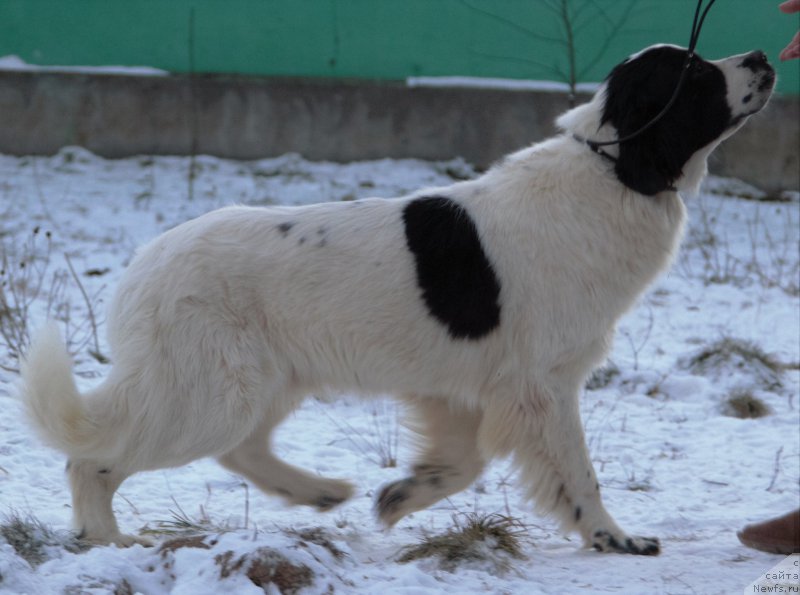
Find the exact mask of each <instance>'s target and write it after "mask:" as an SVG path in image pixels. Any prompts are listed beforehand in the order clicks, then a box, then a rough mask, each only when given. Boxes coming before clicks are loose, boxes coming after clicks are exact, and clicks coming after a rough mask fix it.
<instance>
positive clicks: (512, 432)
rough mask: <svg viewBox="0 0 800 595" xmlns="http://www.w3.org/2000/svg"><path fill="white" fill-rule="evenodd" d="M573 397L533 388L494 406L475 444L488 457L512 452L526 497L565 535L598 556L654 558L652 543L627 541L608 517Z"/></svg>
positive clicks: (656, 546) (571, 393)
mask: <svg viewBox="0 0 800 595" xmlns="http://www.w3.org/2000/svg"><path fill="white" fill-rule="evenodd" d="M577 395H578V392H577V390H574V391H569V392H567V391H563V392H562V391H561V390H559V389H558V388H556V389H555V390H554V389H552V388H550V389H548V388H541V387H539V388H536V389H534V390H533V391H532V392H531V396H529V397H527V398H524V399H506V400H500V401H499V402H497V403H494V404H493V405H492V406H491V407H488V408H487V409H486V411H485V413H484V420H483V423H482V424H481V428H480V433H479V444H480V445H481V448H482V449H483V450H484V451H487V456H488V455H489V454H494V455H500V456H502V455H506V454H511V453H513V455H514V461H515V463H516V465H517V466H518V467H519V470H520V475H521V477H520V479H521V481H522V483H523V485H524V487H525V488H526V489H527V495H528V497H529V498H530V499H531V500H533V501H534V502H535V504H536V509H537V511H538V512H540V513H542V514H551V515H553V516H555V517H557V518H558V519H559V520H560V521H561V524H562V527H563V528H564V529H565V530H571V529H576V530H577V531H579V532H580V534H581V536H582V537H583V539H584V543H585V544H586V546H587V547H592V548H594V549H596V550H599V551H602V552H618V553H628V554H641V555H655V554H658V553H659V543H658V540H657V539H655V538H649V537H631V536H628V535H627V534H626V533H625V532H624V531H623V530H622V529H620V528H619V526H618V525H617V524H616V523H615V522H614V519H612V518H611V515H609V514H608V512H607V511H606V509H605V507H604V506H603V502H602V500H601V498H600V486H599V485H598V482H597V476H596V475H595V471H594V468H593V466H592V463H591V460H590V458H589V451H588V449H587V447H586V441H585V438H584V433H583V428H582V426H581V422H580V415H579V412H578V396H577Z"/></svg>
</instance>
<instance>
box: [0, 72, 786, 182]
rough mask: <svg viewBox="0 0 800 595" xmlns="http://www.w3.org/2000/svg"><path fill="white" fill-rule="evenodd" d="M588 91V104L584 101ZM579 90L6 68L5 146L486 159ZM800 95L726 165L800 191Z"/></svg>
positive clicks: (1, 119)
mask: <svg viewBox="0 0 800 595" xmlns="http://www.w3.org/2000/svg"><path fill="white" fill-rule="evenodd" d="M583 99H585V97H583V98H579V101H582V100H583ZM567 108H568V100H567V97H566V95H565V94H562V93H556V92H541V91H536V92H534V91H510V90H499V89H453V88H425V87H414V88H409V87H407V86H405V85H402V84H399V83H381V84H378V83H365V82H363V81H359V82H358V83H355V82H353V83H348V82H346V81H341V80H337V81H326V80H322V79H297V80H292V79H263V78H244V77H230V76H197V77H189V76H183V75H177V76H167V77H137V76H118V75H97V74H66V73H55V72H0V152H2V153H10V154H17V155H23V154H51V153H54V152H55V151H57V150H58V149H59V148H60V147H63V146H65V145H81V146H83V147H86V148H87V149H89V150H91V151H93V152H95V153H97V154H99V155H102V156H105V157H111V158H114V157H124V156H128V155H135V154H191V153H198V154H210V155H217V156H222V157H230V158H235V159H255V158H260V157H268V156H275V155H279V154H282V153H286V152H297V153H300V154H302V155H303V156H305V157H307V158H309V159H314V160H332V161H351V160H356V159H377V158H382V157H419V158H423V159H448V158H451V157H455V156H462V157H464V158H465V159H467V160H468V161H470V162H472V163H475V164H477V165H479V166H488V165H489V164H490V163H491V162H492V161H494V160H495V159H497V158H498V157H500V156H501V155H503V154H504V153H507V152H509V151H513V150H515V149H517V148H520V147H522V146H525V145H527V144H530V143H532V142H534V141H537V140H540V139H542V138H544V137H546V136H549V135H551V134H552V133H553V132H554V128H553V120H554V119H555V117H556V116H557V115H558V114H559V113H561V112H562V111H564V110H565V109H567ZM799 127H800V109H799V105H798V98H797V97H794V98H787V97H778V98H776V99H775V100H774V101H772V102H771V103H770V105H769V106H768V108H767V109H766V110H765V111H764V112H762V113H761V114H759V115H757V116H756V117H754V118H752V119H751V121H750V122H748V124H747V125H746V126H745V128H744V129H743V130H742V131H740V132H739V133H738V134H737V135H736V136H734V137H733V138H732V139H731V140H729V141H727V142H726V143H725V144H724V145H723V146H722V147H721V148H720V149H719V150H718V151H717V152H716V153H715V155H714V157H713V158H712V162H711V168H712V172H714V173H718V174H721V175H728V176H735V177H738V178H741V179H743V180H745V181H748V182H750V183H753V184H755V185H757V186H759V187H761V188H764V189H766V190H768V191H777V190H780V189H795V190H796V189H798V188H800V180H798V177H799V176H800V173H798V172H800V156H798V152H799V149H798V138H800V129H799Z"/></svg>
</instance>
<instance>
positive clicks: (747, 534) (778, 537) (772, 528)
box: [737, 509, 800, 556]
mask: <svg viewBox="0 0 800 595" xmlns="http://www.w3.org/2000/svg"><path fill="white" fill-rule="evenodd" d="M737 535H738V536H739V541H741V542H742V543H743V544H745V545H746V546H747V547H751V548H753V549H756V550H761V551H762V552H769V553H770V554H783V555H785V556H788V555H789V554H794V553H795V552H800V509H798V510H795V511H794V512H790V513H789V514H785V515H783V516H780V517H777V518H774V519H770V520H768V521H764V522H763V523H756V524H754V525H747V526H746V527H745V528H744V529H742V530H741V531H739V532H738V533H737Z"/></svg>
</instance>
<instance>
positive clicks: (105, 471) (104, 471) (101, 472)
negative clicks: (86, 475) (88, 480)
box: [97, 467, 111, 475]
mask: <svg viewBox="0 0 800 595" xmlns="http://www.w3.org/2000/svg"><path fill="white" fill-rule="evenodd" d="M97 472H98V473H99V474H100V475H108V474H109V473H111V469H106V468H105V467H104V468H102V469H98V470H97Z"/></svg>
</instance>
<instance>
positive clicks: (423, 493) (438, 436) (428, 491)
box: [375, 397, 485, 526]
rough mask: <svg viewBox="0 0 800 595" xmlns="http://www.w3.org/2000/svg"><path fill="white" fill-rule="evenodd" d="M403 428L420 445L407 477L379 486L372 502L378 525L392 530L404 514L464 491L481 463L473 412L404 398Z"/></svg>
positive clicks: (442, 402)
mask: <svg viewBox="0 0 800 595" xmlns="http://www.w3.org/2000/svg"><path fill="white" fill-rule="evenodd" d="M408 402H409V404H410V405H411V408H412V419H411V421H410V423H409V427H410V428H411V429H413V430H414V431H416V432H417V433H418V434H419V436H420V438H421V440H422V441H423V444H422V447H423V448H422V449H421V451H420V455H419V456H418V457H417V460H416V463H415V465H414V467H413V475H411V476H410V477H406V478H405V479H401V480H399V481H395V482H394V483H390V484H389V485H387V486H385V487H384V488H383V489H382V490H381V491H380V493H379V495H378V498H377V501H376V504H375V506H376V510H377V513H378V517H379V518H380V520H381V521H382V522H383V523H385V524H386V525H388V526H392V525H394V524H395V523H396V522H397V521H399V520H400V519H401V518H403V517H404V516H405V515H407V514H409V513H411V512H414V511H416V510H422V509H423V508H427V507H428V506H430V505H431V504H433V503H435V502H438V501H439V500H441V499H442V498H446V497H447V496H450V495H451V494H455V493H456V492H460V491H461V490H463V489H465V488H467V487H469V485H470V484H471V483H472V482H473V481H475V479H476V478H477V477H478V475H480V473H481V471H482V470H483V467H484V465H485V462H484V460H483V458H482V457H481V455H480V453H479V452H478V446H477V435H478V427H479V426H480V422H481V413H480V412H479V411H469V410H466V409H462V408H455V407H453V406H452V405H451V404H450V403H448V401H447V400H445V399H435V398H416V397H415V398H409V399H408Z"/></svg>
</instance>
